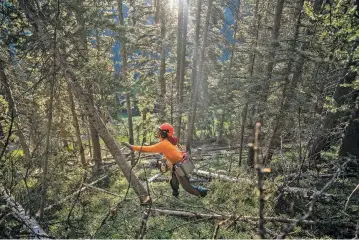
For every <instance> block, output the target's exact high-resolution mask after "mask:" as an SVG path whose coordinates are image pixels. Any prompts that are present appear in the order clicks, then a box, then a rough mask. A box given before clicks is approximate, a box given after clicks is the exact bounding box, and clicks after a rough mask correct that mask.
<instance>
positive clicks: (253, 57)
mask: <svg viewBox="0 0 359 240" xmlns="http://www.w3.org/2000/svg"><path fill="white" fill-rule="evenodd" d="M258 9H259V0H256V6H255V10H254V19H255V20H256V23H255V24H254V29H255V40H254V42H253V43H252V53H253V54H252V55H251V59H250V66H249V77H250V80H252V78H253V73H254V65H255V62H256V56H257V55H256V54H255V49H256V48H257V47H258V39H259V29H260V23H261V21H260V20H261V19H260V16H259V14H258V12H259V11H258ZM244 96H245V99H246V103H245V104H244V107H243V111H242V122H241V136H240V143H239V144H240V149H239V166H241V164H242V156H243V147H244V130H245V125H246V121H247V115H248V106H249V99H248V98H249V94H245V95H244Z"/></svg>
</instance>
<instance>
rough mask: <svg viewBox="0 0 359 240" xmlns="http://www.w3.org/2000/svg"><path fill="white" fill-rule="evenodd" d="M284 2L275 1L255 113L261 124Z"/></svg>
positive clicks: (280, 0) (282, 0)
mask: <svg viewBox="0 0 359 240" xmlns="http://www.w3.org/2000/svg"><path fill="white" fill-rule="evenodd" d="M284 1H285V0H277V3H276V8H275V13H274V23H273V31H272V34H271V44H270V49H269V51H268V64H267V68H266V72H265V80H264V81H263V84H262V87H261V95H260V96H259V101H258V104H257V109H258V110H257V111H258V114H259V121H260V122H262V123H263V118H264V113H265V109H266V107H267V99H268V96H269V89H270V85H271V81H272V72H273V68H274V65H275V55H276V51H277V48H278V45H279V43H278V38H279V30H280V26H281V25H280V21H281V17H282V12H283V7H284Z"/></svg>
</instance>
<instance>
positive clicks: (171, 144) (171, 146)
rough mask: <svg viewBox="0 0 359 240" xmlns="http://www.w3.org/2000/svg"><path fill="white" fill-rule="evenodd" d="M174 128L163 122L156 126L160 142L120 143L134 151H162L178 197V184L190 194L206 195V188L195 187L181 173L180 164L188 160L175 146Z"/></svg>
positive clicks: (173, 193)
mask: <svg viewBox="0 0 359 240" xmlns="http://www.w3.org/2000/svg"><path fill="white" fill-rule="evenodd" d="M173 134H174V128H173V126H172V125H171V124H168V123H164V124H162V125H161V126H160V127H159V128H158V132H157V137H158V138H159V139H160V142H159V143H157V144H154V145H151V146H134V145H130V144H128V143H122V144H123V145H125V146H126V147H128V148H130V149H131V150H134V151H142V152H153V153H162V154H163V155H164V156H165V157H166V159H167V161H168V163H169V164H168V166H169V167H170V168H172V179H171V181H170V184H171V188H172V195H173V196H174V197H178V195H179V184H181V185H182V187H183V189H184V190H185V191H187V192H188V193H190V194H193V195H195V196H200V197H205V196H206V195H207V191H208V189H206V188H201V187H196V186H193V185H191V184H190V183H189V178H188V175H187V174H186V173H185V174H183V170H184V169H183V168H181V164H183V163H185V162H186V161H189V159H188V155H187V154H186V153H183V152H181V151H180V150H179V149H178V148H177V146H176V145H177V142H178V139H177V138H176V137H175V136H173Z"/></svg>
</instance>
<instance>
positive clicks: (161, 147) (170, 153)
mask: <svg viewBox="0 0 359 240" xmlns="http://www.w3.org/2000/svg"><path fill="white" fill-rule="evenodd" d="M132 149H133V150H135V151H142V152H153V153H162V154H163V155H165V157H166V159H167V160H168V161H169V162H171V163H172V164H176V163H178V162H179V161H181V160H182V158H183V154H182V152H181V151H180V150H179V149H178V148H177V147H176V146H175V145H173V144H172V143H170V142H169V141H168V140H167V139H163V140H162V141H161V142H159V143H156V144H154V145H151V146H142V147H141V146H132Z"/></svg>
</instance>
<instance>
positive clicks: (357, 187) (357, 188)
mask: <svg viewBox="0 0 359 240" xmlns="http://www.w3.org/2000/svg"><path fill="white" fill-rule="evenodd" d="M357 190H359V184H358V185H357V186H356V188H354V190H353V191H352V193H351V194H350V195H349V197H348V199H347V201H346V203H345V207H344V211H345V210H347V207H348V203H349V200H350V198H351V197H352V195H353V193H354V192H355V191H357Z"/></svg>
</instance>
